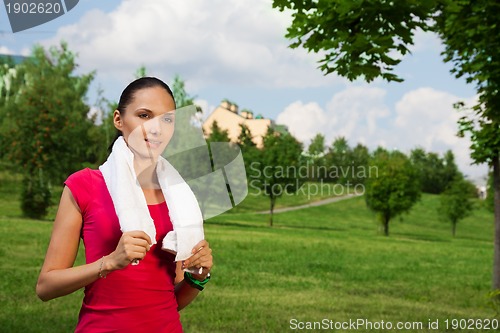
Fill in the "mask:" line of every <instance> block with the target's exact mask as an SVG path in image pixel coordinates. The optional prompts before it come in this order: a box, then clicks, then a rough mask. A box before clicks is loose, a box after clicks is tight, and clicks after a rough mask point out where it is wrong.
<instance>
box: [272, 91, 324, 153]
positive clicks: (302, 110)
mask: <svg viewBox="0 0 500 333" xmlns="http://www.w3.org/2000/svg"><path fill="white" fill-rule="evenodd" d="M276 123H278V124H283V125H286V126H287V127H288V129H289V131H290V133H292V135H293V136H295V137H296V138H297V139H299V141H302V142H303V143H304V144H305V145H308V144H309V143H310V141H311V139H312V138H313V137H314V136H315V135H316V134H317V133H324V132H325V130H327V129H328V127H327V126H326V125H327V123H328V118H327V115H326V114H325V112H324V111H323V109H322V108H321V107H320V106H319V105H318V104H317V103H307V104H304V103H303V102H301V101H297V102H294V103H292V104H290V105H289V106H287V107H286V108H285V110H283V112H281V113H280V114H279V115H278V117H277V118H276Z"/></svg>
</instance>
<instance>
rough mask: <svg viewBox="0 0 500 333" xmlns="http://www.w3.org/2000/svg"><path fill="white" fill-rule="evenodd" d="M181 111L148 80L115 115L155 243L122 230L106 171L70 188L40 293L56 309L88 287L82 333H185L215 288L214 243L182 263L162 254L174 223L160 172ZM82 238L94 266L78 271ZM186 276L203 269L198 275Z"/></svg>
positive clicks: (70, 182)
mask: <svg viewBox="0 0 500 333" xmlns="http://www.w3.org/2000/svg"><path fill="white" fill-rule="evenodd" d="M174 110H175V101H174V98H173V94H172V92H171V90H170V88H169V87H168V86H167V85H166V84H165V83H164V82H162V81H161V80H158V79H156V78H150V77H147V78H141V79H138V80H135V81H134V82H132V83H131V84H129V85H128V86H127V88H125V90H124V91H123V93H122V95H121V97H120V101H119V105H118V108H117V110H115V111H114V114H113V122H114V125H115V127H116V128H117V129H118V131H119V132H121V135H122V136H123V140H124V141H125V143H126V145H127V146H126V147H128V149H130V151H131V152H132V153H133V167H134V169H135V174H136V175H137V180H138V181H139V184H140V187H141V189H142V192H143V194H144V198H145V199H146V203H147V208H148V210H149V213H150V215H151V218H152V219H153V221H154V227H155V228H156V239H155V240H152V239H151V237H150V236H148V234H147V233H146V232H144V231H141V230H133V231H128V232H122V231H121V230H120V222H119V220H118V217H117V212H116V211H115V206H114V205H113V200H112V198H111V196H110V192H109V191H108V188H107V186H106V182H105V180H104V178H103V175H102V173H101V171H99V170H90V169H84V170H81V171H78V172H76V173H74V174H73V175H71V176H70V177H68V179H67V180H66V182H65V185H66V186H65V187H64V189H63V192H62V196H61V200H60V204H59V209H58V211H57V215H56V219H55V221H54V227H53V231H52V236H51V240H50V244H49V247H48V250H47V254H46V257H45V262H44V264H43V266H42V269H41V272H40V276H39V278H38V283H37V286H36V292H37V295H38V296H39V297H40V299H42V300H43V301H48V300H50V299H53V298H56V297H60V296H64V295H67V294H70V293H72V292H74V291H76V290H78V289H80V288H82V287H85V297H84V300H83V303H82V308H81V310H80V315H79V320H78V325H77V327H76V332H85V333H88V332H90V333H92V332H134V333H136V332H182V327H181V324H180V320H179V313H178V311H179V310H180V309H182V308H184V307H185V306H187V305H188V304H189V303H190V302H191V301H192V300H193V299H194V298H195V297H196V296H197V295H198V293H199V291H200V290H203V286H204V284H205V283H206V282H208V279H209V277H210V275H209V272H210V269H211V268H212V254H211V252H212V250H211V249H210V246H209V244H208V242H206V241H205V240H202V241H200V242H199V243H198V244H197V245H196V246H195V247H194V248H193V250H192V256H191V257H189V258H188V259H187V260H185V261H182V262H175V261H174V259H175V256H174V255H173V254H172V253H169V252H166V251H163V250H162V249H161V240H162V239H163V237H164V236H165V235H166V234H167V233H168V232H169V231H171V230H172V223H171V221H170V218H169V211H168V207H167V204H166V202H165V197H164V195H163V192H162V189H161V188H160V186H159V185H158V184H159V182H158V179H157V173H156V172H155V166H156V162H157V160H158V157H159V155H160V154H161V152H162V151H163V149H164V148H165V147H166V145H167V144H168V142H169V140H170V138H171V137H172V134H173V126H174V119H175V112H174ZM119 140H121V139H119ZM115 145H116V143H115ZM80 237H81V238H82V239H83V242H84V244H85V257H86V264H85V265H81V266H76V267H73V264H74V261H75V258H76V255H77V251H78V245H79V240H80ZM157 242H159V243H158V244H157ZM137 262H139V264H137ZM185 269H191V270H193V269H197V270H196V271H197V273H198V274H190V273H184V272H183V270H185Z"/></svg>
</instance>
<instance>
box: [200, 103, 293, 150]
mask: <svg viewBox="0 0 500 333" xmlns="http://www.w3.org/2000/svg"><path fill="white" fill-rule="evenodd" d="M214 121H216V122H217V125H218V126H219V127H220V128H222V129H224V130H227V132H228V136H229V139H230V140H231V141H233V142H236V141H237V140H238V136H239V135H240V124H244V125H245V126H247V127H248V128H249V129H250V132H251V133H252V141H253V142H254V143H255V144H256V145H257V147H259V148H260V147H262V138H263V137H264V136H265V135H266V133H267V129H268V128H269V126H271V127H273V128H276V130H278V131H280V132H282V131H286V127H284V126H283V125H275V124H274V121H272V120H271V119H267V118H264V117H263V116H262V115H260V114H259V115H257V116H256V117H254V115H253V112H252V111H250V110H246V109H243V110H242V111H241V112H238V106H237V105H236V104H234V103H231V102H229V101H227V100H224V101H222V102H221V104H220V105H219V106H218V107H217V108H216V109H215V110H214V112H212V113H211V114H210V115H209V116H208V117H207V119H206V120H205V121H204V122H203V125H202V127H203V131H204V133H205V135H207V136H208V135H210V131H211V128H212V124H213V122H214Z"/></svg>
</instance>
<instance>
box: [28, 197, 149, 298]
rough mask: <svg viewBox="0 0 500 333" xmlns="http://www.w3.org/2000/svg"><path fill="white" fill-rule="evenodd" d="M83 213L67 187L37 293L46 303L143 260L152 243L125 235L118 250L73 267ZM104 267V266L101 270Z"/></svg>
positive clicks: (134, 233) (138, 234) (139, 233)
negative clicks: (100, 276) (134, 260)
mask: <svg viewBox="0 0 500 333" xmlns="http://www.w3.org/2000/svg"><path fill="white" fill-rule="evenodd" d="M81 228H82V214H81V213H80V209H79V207H78V205H77V204H76V202H75V199H74V198H73V195H72V194H71V191H70V190H69V188H68V187H65V188H64V190H63V193H62V196H61V201H60V203H59V208H58V210H57V215H56V219H55V221H54V227H53V230H52V236H51V239H50V243H49V247H48V249H47V254H46V256H45V261H44V263H43V266H42V269H41V271H40V275H39V276H38V282H37V285H36V294H37V295H38V297H40V299H41V300H42V301H48V300H51V299H53V298H56V297H60V296H64V295H68V294H71V293H72V292H74V291H76V290H78V289H80V288H83V287H85V286H86V285H88V284H90V283H92V282H94V281H95V280H97V279H98V278H99V272H101V274H103V275H106V274H107V273H109V272H111V271H113V270H116V269H121V268H124V267H126V266H127V265H128V264H130V262H131V261H132V260H133V259H135V258H138V259H142V258H144V256H145V255H146V252H147V251H148V250H149V247H150V246H149V244H151V240H150V239H149V237H148V236H147V235H146V233H144V232H142V231H131V232H127V233H123V235H122V237H121V238H120V241H119V243H118V246H117V248H116V250H115V251H113V252H112V253H111V254H109V255H107V256H105V257H104V258H103V259H99V260H97V261H95V262H93V263H90V264H86V265H81V266H77V267H73V264H74V263H75V258H76V255H77V253H78V245H79V243H80V231H81ZM101 265H102V267H101Z"/></svg>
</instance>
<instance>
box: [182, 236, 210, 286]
mask: <svg viewBox="0 0 500 333" xmlns="http://www.w3.org/2000/svg"><path fill="white" fill-rule="evenodd" d="M191 253H193V255H192V256H191V257H189V258H188V259H186V260H184V262H183V263H182V268H183V269H184V268H193V267H195V268H198V269H199V268H200V267H202V268H203V269H202V272H201V274H193V277H194V278H195V279H197V280H200V281H201V280H204V279H205V278H206V277H207V275H208V273H210V270H211V269H212V266H213V258H212V249H211V248H210V245H209V244H208V242H207V241H206V240H202V241H200V242H199V243H198V244H196V245H195V246H194V248H193V250H192V251H191Z"/></svg>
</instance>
